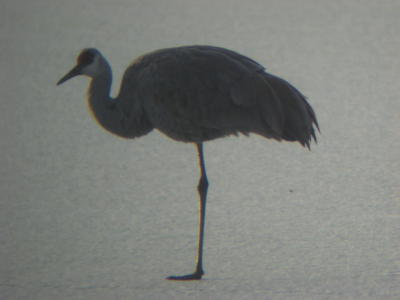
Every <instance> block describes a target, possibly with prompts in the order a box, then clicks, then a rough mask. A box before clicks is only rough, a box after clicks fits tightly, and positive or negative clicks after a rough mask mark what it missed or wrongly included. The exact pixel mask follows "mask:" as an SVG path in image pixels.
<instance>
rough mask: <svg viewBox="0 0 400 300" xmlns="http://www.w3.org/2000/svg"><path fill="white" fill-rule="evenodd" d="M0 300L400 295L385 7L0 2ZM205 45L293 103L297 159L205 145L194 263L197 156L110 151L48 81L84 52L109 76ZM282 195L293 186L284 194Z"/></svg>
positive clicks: (154, 144)
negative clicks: (314, 140) (302, 120)
mask: <svg viewBox="0 0 400 300" xmlns="http://www.w3.org/2000/svg"><path fill="white" fill-rule="evenodd" d="M0 25H1V26H0V44H1V51H0V63H1V65H0V66H1V71H0V76H1V77H0V114H1V115H0V130H1V140H0V142H1V148H0V149H1V154H2V155H1V158H0V164H1V165H0V166H1V167H0V172H1V173H0V176H1V177H0V180H1V183H0V184H1V185H0V187H1V199H0V201H1V202H0V205H1V206H0V243H1V244H0V259H1V260H0V299H85V300H86V299H89V300H90V299H400V251H399V247H400V242H399V238H400V197H399V196H400V193H399V180H400V174H399V167H400V163H399V149H400V99H399V98H400V84H399V78H400V60H399V53H400V51H399V50H400V34H399V32H400V2H399V1H398V0H393V1H390V0H381V1H378V0H377V1H369V0H364V1H357V0H341V1H322V0H321V1H318V0H304V1H282V0H256V1H243V0H240V1H239V0H236V1H229V0H223V1H216V0H202V1H199V0H190V1H184V0H170V1H161V0H158V1H156V0H131V1H128V0H113V1H106V0H98V1H96V0H90V1H89V0H87V1H78V0H68V1H65V0H62V1H61V0H56V1H55V0H35V1H22V0H13V1H11V0H9V1H4V0H3V1H1V4H0ZM184 44H213V45H218V46H223V47H227V48H231V49H234V50H236V51H239V52H241V53H243V54H245V55H248V56H250V57H252V58H254V59H256V60H257V61H259V62H260V63H262V64H263V65H265V66H266V67H267V69H268V70H269V71H270V72H272V73H275V74H278V75H280V76H282V77H284V78H286V79H287V80H289V81H290V82H292V83H293V84H294V85H295V86H297V87H298V88H299V89H300V90H301V91H303V93H305V94H306V95H307V96H308V98H309V100H310V102H311V104H312V105H313V107H314V108H315V110H316V112H317V115H318V117H319V121H320V124H321V129H322V134H321V136H320V142H319V144H318V145H316V146H313V147H312V151H311V152H309V151H306V150H305V149H303V148H302V147H300V146H299V145H298V144H293V143H277V142H275V141H269V140H266V139H263V138H261V137H258V136H251V137H250V138H246V137H240V138H234V137H231V138H225V139H220V140H216V141H213V142H210V143H207V144H206V145H205V147H206V148H205V151H206V160H207V167H208V174H209V179H210V182H211V186H210V189H209V204H208V216H207V228H206V248H205V269H206V275H205V277H204V280H203V281H200V282H170V281H166V280H165V279H164V278H165V277H166V276H168V275H172V274H185V273H188V272H191V271H193V268H194V262H193V261H194V256H195V251H196V246H197V244H196V241H197V205H198V200H197V191H196V185H197V180H198V173H199V172H198V168H197V161H196V152H195V148H194V147H193V146H192V145H190V144H182V143H176V142H174V141H172V140H169V139H167V138H165V137H164V136H163V135H162V134H160V133H159V132H156V131H154V132H152V133H151V134H150V135H148V136H146V137H143V138H141V139H137V140H133V141H132V140H123V139H119V138H116V137H114V136H112V135H110V134H108V133H107V132H104V131H103V130H102V129H100V128H99V126H98V125H97V124H96V123H95V122H94V121H93V120H92V118H91V116H90V114H89V113H88V111H87V107H86V102H85V98H84V97H85V91H86V88H87V84H88V81H87V79H85V78H78V79H73V80H71V81H69V82H68V83H67V84H65V85H63V86H61V87H56V85H55V83H56V81H57V80H58V79H59V78H60V77H61V76H62V75H64V74H65V73H66V72H67V71H68V70H69V69H70V68H71V67H72V66H73V65H74V63H75V57H76V55H77V54H78V53H79V51H80V49H81V48H84V47H88V46H91V47H93V46H94V47H97V48H99V49H101V50H102V52H103V53H104V55H105V56H106V57H107V58H108V59H109V60H110V63H111V65H112V67H113V70H114V75H115V85H114V87H113V93H114V94H115V93H116V91H117V90H118V87H119V80H120V78H121V75H122V73H123V71H124V70H125V68H126V66H127V65H128V64H129V62H130V61H131V60H132V59H133V58H134V57H136V56H138V55H140V54H143V53H145V52H147V51H151V50H154V49H158V48H163V47H170V46H176V45H184ZM291 190H292V191H291Z"/></svg>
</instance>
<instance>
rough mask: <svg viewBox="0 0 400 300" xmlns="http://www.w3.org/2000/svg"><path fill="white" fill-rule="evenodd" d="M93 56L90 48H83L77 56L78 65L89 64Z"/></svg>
mask: <svg viewBox="0 0 400 300" xmlns="http://www.w3.org/2000/svg"><path fill="white" fill-rule="evenodd" d="M94 57H95V53H94V52H93V51H91V50H90V49H88V50H83V51H82V53H81V54H80V55H79V57H78V64H79V65H90V64H91V63H92V62H93V60H94Z"/></svg>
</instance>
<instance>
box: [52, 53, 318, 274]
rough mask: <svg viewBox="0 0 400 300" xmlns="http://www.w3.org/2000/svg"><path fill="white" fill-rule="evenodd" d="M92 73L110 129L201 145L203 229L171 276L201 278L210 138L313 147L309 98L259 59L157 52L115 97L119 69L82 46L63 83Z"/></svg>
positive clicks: (96, 104) (93, 103) (92, 96)
mask: <svg viewBox="0 0 400 300" xmlns="http://www.w3.org/2000/svg"><path fill="white" fill-rule="evenodd" d="M77 75H87V76H89V77H90V78H91V83H90V87H89V96H88V98H89V99H88V100H89V107H90V109H91V110H92V112H93V115H94V116H95V118H96V120H97V121H98V123H99V124H100V125H101V126H102V127H103V128H105V129H106V130H108V131H109V132H111V133H114V134H116V135H118V136H121V137H124V138H135V137H139V136H142V135H145V134H147V133H149V132H150V131H151V130H152V129H154V128H156V129H158V130H159V131H161V132H162V133H164V134H165V135H167V136H168V137H170V138H172V139H174V140H177V141H181V142H189V143H194V144H195V145H196V147H197V152H198V156H199V165H200V171H201V172H200V173H201V175H200V180H199V183H198V187H197V188H198V192H199V195H200V222H199V223H200V224H199V225H200V228H199V242H198V255H197V265H196V269H195V272H194V273H192V274H188V275H184V276H170V277H168V278H167V279H170V280H195V279H201V277H202V276H203V274H204V271H203V239H204V224H205V214H206V197H207V189H208V180H207V175H206V167H205V162H204V153H203V142H205V141H209V140H213V139H216V138H220V137H224V136H227V135H232V134H233V135H237V134H238V133H242V134H245V135H248V134H249V133H256V134H259V135H261V136H264V137H266V138H271V139H275V140H278V141H281V140H286V141H297V142H299V143H300V144H301V145H303V146H306V147H308V148H310V142H311V140H312V139H314V141H315V142H316V136H315V129H318V130H319V127H318V122H317V119H316V116H315V114H314V111H313V109H312V107H311V106H310V105H309V104H308V102H307V101H306V99H305V97H304V96H303V95H302V94H301V93H300V92H299V91H298V90H297V89H296V88H295V87H293V86H292V85H291V84H290V83H288V82H287V81H285V80H283V79H281V78H279V77H277V76H274V75H272V74H270V73H267V72H266V71H265V69H264V67H263V66H261V65H260V64H259V63H257V62H255V61H254V60H252V59H250V58H248V57H246V56H243V55H241V54H238V53H236V52H234V51H231V50H228V49H224V48H219V47H213V46H183V47H176V48H168V49H161V50H157V51H154V52H151V53H148V54H145V55H143V56H140V57H139V58H137V59H136V60H135V61H134V62H133V63H132V64H131V65H130V66H129V67H128V69H127V70H126V71H125V73H124V76H123V79H122V83H121V88H120V92H119V94H118V96H117V97H116V98H111V97H110V88H111V82H112V72H111V68H110V65H109V64H108V62H107V60H106V59H105V58H104V56H103V55H102V54H101V53H100V52H99V51H98V50H97V49H94V48H87V49H84V50H82V52H81V53H80V55H79V56H78V59H77V65H76V66H75V67H74V68H73V69H72V70H71V71H70V72H68V73H67V74H66V75H65V76H64V77H62V78H61V79H60V80H59V81H58V83H57V84H58V85H59V84H61V83H63V82H65V81H66V80H68V79H70V78H72V77H74V76H77Z"/></svg>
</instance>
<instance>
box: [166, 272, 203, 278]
mask: <svg viewBox="0 0 400 300" xmlns="http://www.w3.org/2000/svg"><path fill="white" fill-rule="evenodd" d="M203 274H204V272H203V271H199V272H198V271H196V272H194V273H193V274H188V275H183V276H169V277H167V278H166V279H167V280H200V279H201V276H203Z"/></svg>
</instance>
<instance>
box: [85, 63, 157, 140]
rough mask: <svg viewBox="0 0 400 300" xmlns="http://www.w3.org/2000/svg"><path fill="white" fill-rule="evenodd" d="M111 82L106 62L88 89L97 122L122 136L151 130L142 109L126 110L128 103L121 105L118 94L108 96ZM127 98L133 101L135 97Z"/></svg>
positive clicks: (139, 134) (135, 134)
mask: <svg viewBox="0 0 400 300" xmlns="http://www.w3.org/2000/svg"><path fill="white" fill-rule="evenodd" d="M111 84H112V73H111V68H110V67H109V66H108V64H107V65H106V66H105V68H104V72H102V73H101V74H98V75H97V76H95V77H93V78H92V81H91V83H90V87H89V91H88V98H89V108H90V110H91V111H92V113H93V116H94V118H95V119H96V120H97V122H98V123H99V124H100V125H101V126H102V127H103V128H104V129H106V130H107V131H109V132H111V133H113V134H115V135H117V136H120V137H124V138H135V137H139V136H142V135H144V134H146V133H148V132H149V131H151V130H152V129H153V127H152V126H151V124H150V123H149V122H148V120H147V118H146V117H145V115H144V112H143V109H137V110H133V111H127V109H129V107H130V105H122V100H121V99H120V96H118V97H117V98H115V99H114V98H111V97H110V90H111ZM129 100H130V101H132V102H135V99H132V98H129ZM131 104H132V103H131Z"/></svg>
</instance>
